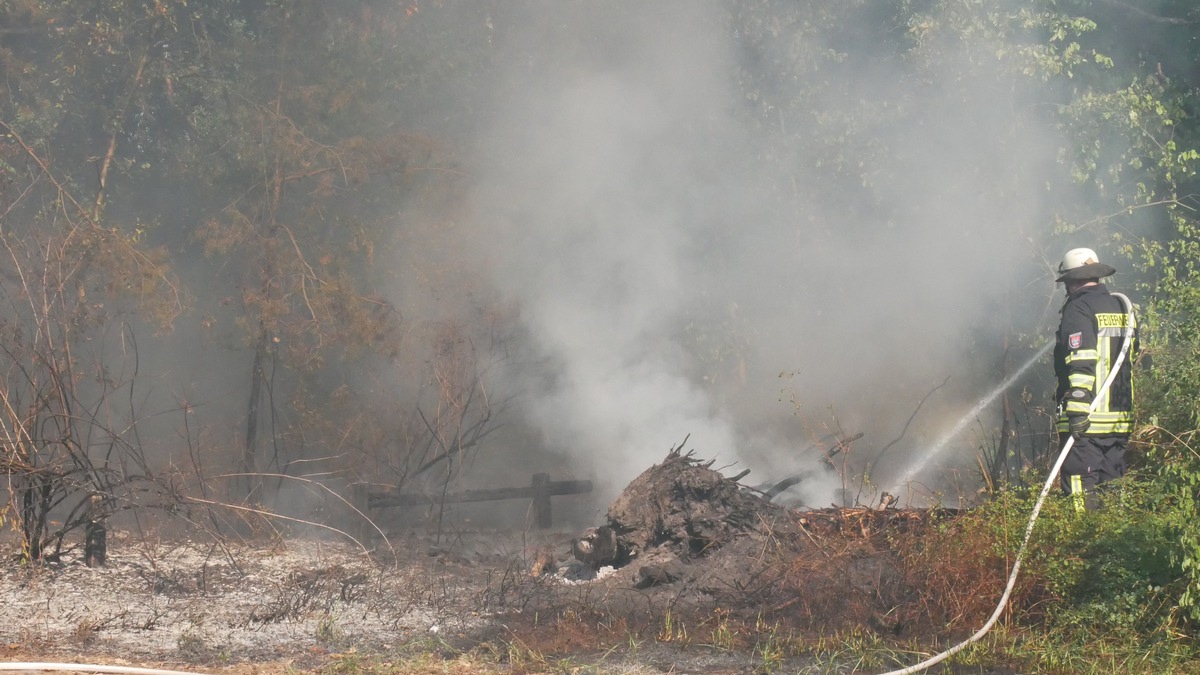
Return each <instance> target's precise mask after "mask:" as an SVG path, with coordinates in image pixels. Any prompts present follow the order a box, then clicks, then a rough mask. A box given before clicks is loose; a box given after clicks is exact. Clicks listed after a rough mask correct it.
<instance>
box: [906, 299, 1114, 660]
mask: <svg viewBox="0 0 1200 675" xmlns="http://www.w3.org/2000/svg"><path fill="white" fill-rule="evenodd" d="M1112 295H1113V296H1114V297H1116V298H1117V299H1119V300H1120V301H1121V304H1122V305H1124V307H1125V315H1126V316H1127V317H1128V320H1127V321H1126V322H1125V340H1124V341H1123V342H1122V343H1121V352H1120V353H1119V354H1117V359H1116V361H1114V362H1113V367H1112V370H1111V372H1109V374H1108V377H1107V378H1105V380H1104V385H1103V386H1102V387H1100V390H1099V391H1098V392H1096V397H1095V398H1094V399H1092V405H1091V407H1090V408H1089V409H1088V413H1089V414H1090V413H1091V412H1092V411H1094V410H1095V409H1096V406H1097V405H1099V404H1100V400H1101V399H1103V398H1104V394H1105V393H1107V392H1108V389H1109V387H1111V386H1112V383H1113V381H1114V380H1115V379H1117V373H1119V372H1120V371H1121V366H1122V365H1123V364H1124V363H1125V358H1126V356H1127V355H1128V354H1129V347H1130V344H1132V342H1133V339H1132V338H1133V331H1134V320H1133V303H1131V302H1130V301H1129V298H1127V297H1125V296H1124V295H1122V294H1120V293H1113V294H1112ZM1073 445H1075V436H1073V435H1072V436H1071V437H1070V438H1068V439H1067V442H1066V443H1063V448H1062V451H1060V452H1059V453H1058V459H1057V460H1055V462H1054V466H1053V467H1052V468H1051V469H1050V473H1049V474H1047V476H1046V483H1045V485H1043V486H1042V492H1041V494H1040V495H1038V500H1037V502H1036V503H1035V504H1034V505H1033V512H1032V513H1030V514H1029V522H1028V524H1026V525H1025V538H1024V539H1023V540H1021V548H1019V549H1017V557H1016V560H1015V561H1014V562H1013V567H1012V572H1010V573H1009V575H1008V584H1007V585H1006V586H1005V587H1004V594H1003V595H1001V596H1000V602H999V603H997V604H996V611H994V612H992V616H991V618H989V619H988V620H987V623H985V624H983V627H982V628H980V629H979V630H978V631H976V632H975V634H974V635H972V636H971V637H969V638H967V639H966V640H963V641H962V642H960V643H958V644H956V645H954V646H953V647H951V648H949V649H947V650H946V651H944V652H942V653H940V654H935V655H934V656H932V657H930V658H928V659H926V660H924V661H922V662H920V663H918V664H915V665H912V666H909V667H907V668H902V669H900V670H892V671H888V672H886V673H883V674H882V675H911V674H912V673H917V672H920V671H922V670H925V669H926V668H928V667H930V666H932V665H934V664H935V663H940V662H942V661H945V660H946V659H948V658H950V657H951V656H953V655H954V654H957V653H958V652H960V651H962V650H963V649H965V648H966V647H967V645H970V644H972V643H974V642H978V641H979V640H980V639H982V638H983V636H984V635H987V633H988V631H990V630H991V629H992V626H994V625H996V621H998V620H999V619H1000V615H1001V614H1003V613H1004V608H1005V607H1006V606H1007V605H1008V598H1009V596H1010V595H1012V591H1013V587H1015V586H1016V584H1017V573H1018V572H1020V571H1021V563H1022V562H1023V561H1024V560H1025V549H1026V548H1027V547H1028V546H1029V538H1030V537H1031V536H1032V535H1033V526H1034V524H1035V523H1037V519H1038V515H1039V514H1041V512H1042V504H1044V503H1045V502H1046V495H1048V494H1050V488H1051V487H1052V486H1053V485H1054V480H1055V479H1056V478H1057V477H1058V472H1059V471H1060V470H1061V469H1062V465H1063V462H1065V461H1066V459H1067V453H1069V452H1070V451H1071V447H1072V446H1073Z"/></svg>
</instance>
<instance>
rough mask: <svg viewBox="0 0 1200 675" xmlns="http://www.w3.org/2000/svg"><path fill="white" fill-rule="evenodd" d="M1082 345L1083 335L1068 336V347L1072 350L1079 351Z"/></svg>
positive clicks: (1072, 334) (1073, 334)
mask: <svg viewBox="0 0 1200 675" xmlns="http://www.w3.org/2000/svg"><path fill="white" fill-rule="evenodd" d="M1082 344H1083V333H1071V334H1070V335H1068V336H1067V345H1068V346H1069V347H1070V348H1071V349H1079V346H1080V345H1082Z"/></svg>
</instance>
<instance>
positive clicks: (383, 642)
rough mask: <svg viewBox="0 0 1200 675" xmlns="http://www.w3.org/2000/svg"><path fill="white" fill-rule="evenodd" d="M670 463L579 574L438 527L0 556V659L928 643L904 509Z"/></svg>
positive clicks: (366, 656) (537, 662)
mask: <svg viewBox="0 0 1200 675" xmlns="http://www.w3.org/2000/svg"><path fill="white" fill-rule="evenodd" d="M672 461H674V462H675V463H674V464H672V463H671V462H672ZM667 465H669V466H673V467H674V471H675V472H674V473H671V474H669V475H665V476H650V477H649V478H646V480H643V481H642V483H638V482H637V481H635V483H634V484H631V489H628V490H626V492H625V493H624V494H623V495H622V497H621V498H619V499H618V500H617V502H616V503H614V506H613V508H612V509H610V512H609V514H608V517H607V520H604V521H601V522H598V523H597V525H603V526H605V527H611V528H612V530H613V532H614V533H615V539H614V541H615V542H616V545H617V547H618V548H619V549H620V551H619V555H618V557H619V558H620V560H619V564H618V565H617V566H611V565H597V564H591V565H589V564H585V563H583V562H580V560H578V559H577V558H578V556H577V555H574V553H577V552H578V551H579V546H580V540H581V532H579V531H577V530H570V531H567V530H552V531H529V530H525V531H499V530H480V529H475V530H470V529H466V528H463V527H458V528H457V529H456V528H454V527H446V528H443V529H442V530H441V532H440V533H439V534H434V533H432V532H428V531H416V530H410V531H407V532H403V533H395V532H393V533H391V534H389V536H388V537H387V538H386V539H381V538H376V539H375V540H374V541H372V542H370V543H368V544H367V546H366V547H360V546H358V545H356V544H355V543H354V542H352V541H349V540H347V539H346V538H344V537H343V538H322V537H316V536H305V537H294V538H281V537H275V538H269V539H261V538H260V539H256V540H241V541H240V542H239V543H235V541H234V540H233V539H231V538H228V539H219V540H218V539H214V538H212V537H200V536H187V535H182V536H172V537H155V536H148V535H146V534H145V533H144V531H143V533H142V534H139V535H136V536H135V535H134V534H133V533H132V532H130V531H113V532H110V534H109V546H108V556H107V564H106V565H105V566H104V567H87V566H86V565H84V564H83V560H82V553H81V552H79V551H78V550H77V549H76V550H74V551H70V552H68V553H67V554H66V555H64V556H63V557H62V559H60V560H57V561H52V562H42V563H40V564H36V565H30V564H27V563H24V562H22V561H21V560H20V558H19V556H18V555H16V553H17V550H16V548H15V545H5V542H3V541H0V546H3V547H4V548H3V552H4V554H5V555H4V557H3V559H2V562H0V649H2V650H3V651H4V652H5V653H4V656H3V657H2V658H0V661H8V662H12V661H72V662H83V663H123V664H132V665H140V666H148V665H153V666H156V667H165V668H172V669H185V670H197V671H208V672H234V673H241V672H276V671H284V670H286V671H289V672H294V671H315V670H325V671H337V672H347V671H350V670H352V668H350V667H348V666H349V664H350V660H349V659H351V658H353V661H354V663H355V664H359V663H360V661H362V660H367V661H368V662H370V663H374V664H376V666H380V664H394V663H396V662H398V661H410V662H415V661H419V659H421V658H425V657H428V656H429V655H434V656H435V657H437V658H439V659H450V660H451V661H453V660H455V659H461V658H463V656H464V655H472V654H473V655H476V656H477V657H478V658H477V659H471V660H470V662H471V663H475V664H477V663H480V662H487V663H492V664H495V665H496V667H497V668H500V669H507V670H509V671H510V672H543V671H545V670H554V671H564V670H566V671H582V672H622V673H627V672H644V673H652V672H675V673H680V672H697V673H701V672H703V673H741V672H747V673H748V672H761V671H764V670H779V671H781V672H847V673H848V672H860V671H856V670H854V668H855V661H854V660H853V656H852V655H851V656H848V657H847V661H846V663H845V664H839V663H837V660H836V659H830V658H828V657H826V658H824V659H823V660H821V661H820V662H818V661H817V660H816V659H815V658H814V657H813V656H811V655H807V656H806V655H802V654H791V653H785V652H784V651H783V650H777V651H778V653H774V652H769V650H770V649H775V648H777V647H779V645H782V644H783V638H784V637H785V636H796V635H804V634H811V635H822V634H824V635H829V634H831V633H832V632H835V631H838V630H860V629H861V630H863V631H866V632H868V633H871V634H877V635H882V636H887V637H897V636H900V637H903V636H909V635H916V636H919V635H920V631H921V630H923V629H925V628H927V627H928V626H927V624H926V622H924V617H922V616H920V615H919V613H918V611H917V609H916V607H917V606H918V603H914V602H913V598H912V597H910V596H911V593H910V591H909V589H907V588H905V585H904V583H903V578H902V574H901V573H900V571H899V570H898V568H897V567H896V565H895V561H894V560H893V559H892V558H891V557H890V555H889V551H888V548H887V546H888V545H887V541H888V537H889V535H890V534H892V533H895V532H898V531H902V530H903V529H904V528H905V527H907V526H909V525H911V524H912V523H914V522H918V521H919V520H920V519H921V518H922V517H924V515H923V514H920V513H911V512H901V511H888V510H883V511H880V510H872V509H835V508H831V509H826V510H817V511H804V512H801V511H793V510H789V509H786V508H783V507H778V506H776V505H773V504H769V503H768V502H767V501H766V500H762V499H761V498H760V497H759V496H755V495H753V494H750V493H747V492H746V491H744V490H742V489H741V488H740V487H738V486H737V485H736V484H735V483H732V482H731V481H728V479H724V478H720V477H719V476H717V477H714V476H716V475H715V474H714V473H713V472H710V471H709V470H708V469H707V467H705V466H702V465H699V464H698V463H697V462H695V461H693V460H691V459H689V458H686V457H684V458H682V459H680V458H676V460H671V458H668V460H667V461H665V462H664V463H663V466H667ZM639 480H642V479H639ZM639 486H640V487H639ZM639 490H640V491H641V492H639ZM9 543H10V544H11V543H12V542H9ZM468 658H470V657H469V656H468ZM547 659H556V660H557V661H554V663H557V665H553V664H552V663H551V662H550V661H548V660H547ZM564 660H565V661H564ZM563 663H566V664H568V665H563ZM570 664H573V665H570ZM859 665H861V664H859ZM376 666H373V667H376ZM360 667H361V665H360ZM464 667H465V666H464ZM472 667H474V666H472ZM882 670H886V668H885V669H882ZM414 672H415V671H414ZM421 672H425V671H421ZM428 672H482V671H475V670H471V669H470V668H467V669H462V668H458V667H457V666H453V667H452V666H447V665H446V662H445V661H442V662H441V665H439V666H438V667H437V668H431V669H430V670H429V671H428ZM862 672H868V671H862ZM975 672H978V671H975Z"/></svg>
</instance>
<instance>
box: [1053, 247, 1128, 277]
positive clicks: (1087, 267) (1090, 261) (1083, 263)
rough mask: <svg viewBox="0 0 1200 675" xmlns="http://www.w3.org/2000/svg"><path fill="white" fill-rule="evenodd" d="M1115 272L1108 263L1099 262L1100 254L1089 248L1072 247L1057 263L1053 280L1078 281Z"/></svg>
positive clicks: (1110, 274)
mask: <svg viewBox="0 0 1200 675" xmlns="http://www.w3.org/2000/svg"><path fill="white" fill-rule="evenodd" d="M1116 273H1117V270H1115V269H1113V268H1112V267H1111V266H1110V265H1105V264H1104V263H1102V262H1100V256H1098V255H1096V252H1095V251H1093V250H1092V249H1090V248H1073V249H1071V250H1070V251H1067V254H1066V255H1064V256H1063V259H1062V262H1060V263H1059V264H1058V278H1057V279H1055V281H1078V280H1081V279H1100V278H1102V277H1107V276H1112V275H1114V274H1116Z"/></svg>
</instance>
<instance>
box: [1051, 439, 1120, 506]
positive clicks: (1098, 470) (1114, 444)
mask: <svg viewBox="0 0 1200 675" xmlns="http://www.w3.org/2000/svg"><path fill="white" fill-rule="evenodd" d="M1068 438H1070V436H1069V435H1067V434H1060V436H1059V446H1058V448H1059V451H1060V452H1061V451H1062V447H1063V445H1064V444H1066V442H1067V439H1068ZM1127 447H1129V437H1128V436H1080V437H1079V438H1077V439H1075V444H1074V445H1072V446H1071V452H1069V453H1068V454H1067V458H1066V460H1064V461H1063V465H1062V471H1061V472H1060V473H1059V479H1060V480H1061V481H1062V488H1063V492H1065V493H1067V494H1075V493H1076V492H1077V491H1082V492H1085V493H1086V492H1090V491H1091V490H1092V489H1094V488H1095V487H1096V486H1097V485H1099V484H1101V483H1106V482H1108V481H1110V480H1116V479H1117V478H1120V477H1121V476H1124V475H1125V449H1126V448H1127ZM1076 477H1078V478H1076Z"/></svg>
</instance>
